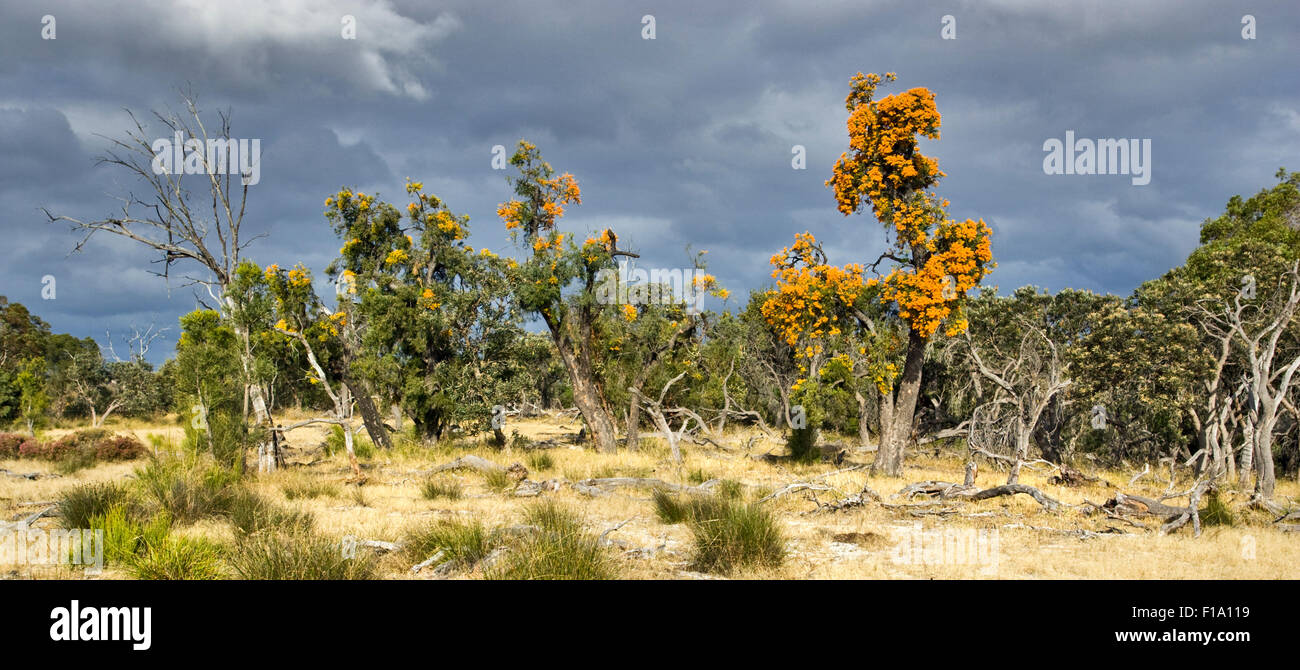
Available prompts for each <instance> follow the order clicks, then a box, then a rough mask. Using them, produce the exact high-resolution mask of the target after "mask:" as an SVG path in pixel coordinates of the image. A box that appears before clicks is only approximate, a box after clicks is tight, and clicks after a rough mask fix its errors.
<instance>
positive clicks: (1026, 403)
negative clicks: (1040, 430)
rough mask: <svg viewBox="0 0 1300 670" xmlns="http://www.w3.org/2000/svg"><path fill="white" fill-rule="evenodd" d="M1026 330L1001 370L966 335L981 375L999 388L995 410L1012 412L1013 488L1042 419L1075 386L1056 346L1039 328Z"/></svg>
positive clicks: (1010, 479) (1010, 481)
mask: <svg viewBox="0 0 1300 670" xmlns="http://www.w3.org/2000/svg"><path fill="white" fill-rule="evenodd" d="M1025 328H1026V330H1025V334H1024V337H1022V338H1021V342H1020V348H1019V351H1018V352H1017V354H1016V355H1015V356H1014V357H1007V358H1006V359H1005V360H1004V361H1003V362H1002V363H1001V364H1000V365H999V366H998V368H997V369H994V368H993V367H990V366H989V365H988V364H986V363H985V361H984V359H983V358H982V357H981V356H980V353H979V349H978V348H977V347H976V346H975V343H974V342H973V341H972V340H971V338H970V334H969V333H967V334H966V343H967V346H968V347H969V349H970V356H971V360H973V361H974V363H975V366H976V368H977V369H978V370H979V372H980V374H981V375H983V376H984V378H986V379H988V380H989V381H991V382H993V383H994V384H995V385H996V386H997V388H998V391H997V393H996V394H995V398H994V401H993V403H992V405H991V406H994V407H999V406H1002V407H1006V408H1009V409H1010V410H1011V412H1010V417H1009V418H1010V421H1008V422H1006V430H1007V431H1008V435H1009V437H1010V438H1011V439H1012V440H1013V445H1012V449H1011V454H1010V458H1009V459H1008V460H1009V462H1010V466H1011V467H1010V473H1009V474H1008V476H1007V484H1009V485H1010V484H1016V483H1018V482H1019V480H1020V468H1021V466H1022V465H1023V464H1024V463H1025V461H1027V460H1028V458H1029V442H1030V437H1031V436H1032V435H1033V431H1034V426H1036V425H1037V424H1038V418H1039V416H1041V415H1042V413H1043V410H1044V409H1046V408H1047V406H1048V404H1049V403H1051V401H1052V398H1053V397H1054V396H1056V394H1057V393H1060V392H1062V391H1064V390H1065V389H1066V388H1067V387H1069V386H1070V383H1071V382H1070V380H1068V379H1066V378H1065V364H1064V363H1063V362H1062V360H1061V356H1060V354H1059V352H1058V351H1057V347H1056V343H1054V342H1052V340H1051V339H1050V338H1049V337H1047V335H1046V334H1045V333H1043V332H1042V331H1041V330H1039V329H1038V328H1035V327H1032V326H1029V325H1026V326H1025ZM974 425H975V422H972V426H974ZM972 441H973V440H972Z"/></svg>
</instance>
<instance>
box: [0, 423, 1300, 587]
mask: <svg viewBox="0 0 1300 670" xmlns="http://www.w3.org/2000/svg"><path fill="white" fill-rule="evenodd" d="M578 428H579V426H578V424H577V423H576V422H574V421H565V420H564V419H563V418H558V419H543V420H521V421H516V422H513V423H512V424H510V425H509V426H508V427H507V429H506V432H507V434H510V433H512V432H514V431H518V432H519V433H520V434H521V435H522V436H524V437H525V438H527V439H528V440H531V441H544V440H551V441H554V442H556V443H558V446H555V447H553V448H548V449H544V450H543V449H523V448H506V449H502V450H497V449H493V448H491V447H489V446H487V445H486V444H485V442H484V441H483V440H484V438H483V436H477V437H475V438H471V439H467V440H461V441H460V442H459V443H458V444H456V445H441V446H439V447H433V448H429V447H420V446H414V445H407V446H404V447H402V448H399V449H396V450H394V451H393V452H377V453H376V455H375V456H373V457H372V458H370V459H367V460H365V461H364V462H363V464H362V467H363V471H364V473H365V475H366V477H367V481H366V483H365V484H364V485H363V486H360V487H357V486H353V485H351V484H348V483H347V480H348V478H349V474H350V472H349V469H348V466H347V463H346V460H345V459H344V458H343V457H342V456H340V455H335V456H333V457H326V456H325V455H324V453H323V450H321V449H320V447H319V445H320V444H321V442H322V441H323V439H324V435H325V433H326V429H325V428H324V427H321V426H312V427H307V428H303V429H300V430H298V431H295V432H294V433H292V434H291V436H290V439H289V443H290V447H291V449H290V455H289V460H290V462H291V463H293V465H292V466H291V467H289V468H286V469H284V470H283V471H281V472H278V473H275V474H272V475H263V476H257V477H253V478H251V482H250V486H251V487H252V488H253V489H255V490H257V491H258V492H260V493H262V494H264V495H266V496H268V497H269V498H271V499H272V500H275V501H277V502H279V503H281V504H283V505H285V506H288V507H292V508H298V509H303V510H308V511H310V512H311V513H312V514H313V515H314V516H315V518H316V525H317V528H318V529H319V530H320V531H321V532H323V533H326V534H329V535H331V536H335V537H338V538H340V539H341V538H343V537H345V536H351V537H354V538H360V539H373V540H382V541H389V542H396V541H400V540H401V538H402V536H403V535H404V533H405V532H406V530H407V529H409V528H412V527H415V526H418V525H421V524H428V523H430V522H432V521H434V520H437V519H446V518H478V519H481V520H482V521H483V522H484V523H485V524H486V525H488V526H496V525H509V524H512V523H518V522H519V519H520V515H521V513H522V511H523V509H524V508H525V506H527V505H529V504H532V503H534V502H535V501H536V500H537V498H536V497H527V496H519V495H516V494H515V492H512V491H505V492H494V491H492V490H491V489H490V488H489V487H488V486H487V485H486V484H485V482H484V478H483V476H481V475H479V474H477V473H475V472H474V471H471V470H462V471H458V472H456V473H452V474H444V475H439V476H440V477H445V478H447V479H451V480H457V481H459V482H460V483H461V484H462V486H463V487H464V491H465V495H464V497H463V498H461V499H459V500H455V501H447V500H425V499H424V498H423V497H422V495H421V490H420V485H421V483H422V482H424V481H425V480H426V479H427V477H428V475H427V474H426V471H427V470H429V469H430V468H431V467H433V466H434V465H437V464H440V463H446V462H448V461H451V460H452V459H454V458H456V457H457V456H460V455H464V454H474V455H477V456H480V457H482V458H486V459H489V460H491V461H494V462H496V463H499V464H501V465H504V466H508V465H511V464H513V463H520V464H522V465H524V466H525V467H527V468H528V470H529V474H528V478H529V479H530V480H532V481H546V480H561V481H562V482H563V481H576V480H581V479H585V478H589V477H614V476H629V477H651V478H657V479H661V480H663V481H666V482H671V483H677V484H695V483H698V482H699V481H702V480H705V479H715V478H717V479H731V480H735V481H738V482H741V483H742V484H743V485H744V487H745V491H746V495H747V496H748V497H750V498H752V499H757V498H759V497H761V496H763V495H766V494H768V493H770V492H772V491H775V490H778V489H780V488H782V487H785V486H786V485H788V484H792V483H796V482H809V481H812V480H814V479H816V482H817V483H819V484H825V485H827V486H829V487H830V490H824V491H800V492H797V493H792V494H790V495H786V496H783V497H780V498H777V499H774V500H770V501H767V502H763V503H761V504H762V505H764V506H768V507H770V508H771V509H772V510H773V511H774V512H775V513H776V514H777V515H778V517H779V519H780V523H781V526H782V528H783V529H784V532H785V534H786V538H787V542H786V546H787V548H788V551H789V555H788V558H787V560H786V561H785V563H784V565H783V566H782V567H781V568H779V569H774V570H770V569H769V570H761V571H749V572H745V571H742V572H740V573H737V574H733V575H732V577H741V578H784V579H805V578H808V579H933V578H1004V579H1005V578H1014V579H1033V578H1083V579H1115V578H1118V579H1150V578H1159V579H1170V578H1173V579H1184V578H1187V579H1191V578H1198V579H1232V578H1241V579H1257V578H1258V579H1279V578H1283V579H1286V578H1296V577H1298V576H1300V533H1285V532H1281V531H1280V530H1278V529H1277V528H1276V527H1275V526H1274V525H1273V524H1272V523H1271V522H1272V518H1271V517H1270V516H1268V515H1266V514H1263V513H1260V512H1252V511H1250V510H1247V509H1246V508H1245V506H1244V501H1245V499H1246V496H1245V495H1243V494H1238V493H1235V492H1231V491H1229V492H1228V493H1227V494H1226V495H1225V497H1224V499H1225V500H1226V501H1227V502H1228V503H1229V505H1230V506H1231V507H1232V508H1233V510H1234V512H1236V516H1237V523H1236V524H1235V525H1234V526H1231V527H1225V526H1215V527H1208V528H1206V530H1205V532H1204V533H1203V535H1202V536H1201V537H1200V538H1193V537H1192V536H1191V533H1190V532H1188V531H1186V530H1184V531H1179V532H1176V533H1175V534H1172V535H1169V536H1161V535H1159V534H1158V533H1157V532H1156V531H1155V530H1154V528H1155V527H1156V526H1158V525H1159V522H1158V521H1157V520H1146V522H1147V524H1148V525H1149V526H1152V528H1151V529H1141V528H1136V527H1133V526H1131V525H1128V524H1125V523H1124V522H1121V521H1116V520H1113V519H1108V518H1106V517H1105V516H1104V515H1099V514H1094V515H1087V514H1085V513H1084V512H1083V511H1082V510H1080V509H1075V508H1071V509H1068V510H1066V511H1062V512H1057V513H1052V512H1048V511H1046V510H1045V509H1043V508H1042V507H1041V506H1040V505H1039V504H1037V503H1036V502H1034V501H1033V500H1032V499H1031V498H1029V497H1027V496H1014V497H1000V498H994V499H990V500H985V501H980V502H974V503H972V502H945V503H943V504H935V503H934V501H926V500H923V499H917V500H912V501H907V500H904V499H901V498H899V499H891V494H894V493H896V492H897V491H899V490H900V489H901V488H903V487H904V486H906V485H907V484H909V483H913V482H918V481H923V480H942V481H958V482H959V481H961V479H962V465H963V460H962V453H961V452H959V451H957V450H955V449H953V450H948V451H943V450H939V451H936V450H934V449H927V450H924V451H921V452H917V453H913V454H910V455H909V458H908V464H907V468H906V471H905V473H904V474H905V476H904V477H901V478H890V477H883V476H880V477H878V476H869V475H868V472H867V468H866V467H861V468H860V469H856V470H849V471H847V472H838V473H837V471H840V470H844V469H846V468H852V467H853V466H855V465H860V466H865V465H867V464H869V463H870V461H871V458H872V455H871V454H865V453H864V454H857V455H853V454H851V455H849V457H848V459H847V460H846V461H845V462H844V463H842V464H840V465H833V464H830V463H823V464H816V465H808V466H801V465H794V464H790V463H781V462H769V461H766V460H761V459H757V458H754V457H755V456H757V455H759V454H762V453H765V452H771V453H781V452H782V450H783V445H782V444H781V443H780V442H778V441H775V440H773V439H770V438H767V437H765V436H762V435H761V434H757V433H749V432H736V433H728V435H727V436H726V437H725V438H724V439H720V440H718V441H719V442H720V443H721V444H723V445H724V448H718V447H714V446H711V445H706V446H699V445H693V444H690V443H687V444H685V445H684V446H683V449H684V452H685V463H684V464H681V465H678V464H675V463H674V462H673V461H672V459H671V456H670V454H669V452H668V449H667V447H666V445H664V444H661V443H659V442H660V441H659V440H657V439H647V440H645V444H646V446H645V447H644V448H642V449H641V450H639V451H635V452H629V451H620V452H619V453H618V454H612V455H606V454H599V453H595V452H594V451H592V450H591V449H589V448H583V447H579V446H577V445H573V444H570V442H571V438H572V436H573V435H575V434H576V433H577V431H578ZM115 429H116V430H118V432H131V433H134V434H135V435H136V436H138V437H140V438H141V439H142V441H144V442H145V444H146V445H148V444H149V441H148V440H149V436H150V435H157V436H160V437H161V438H162V441H163V444H164V445H175V444H177V443H178V442H179V440H180V437H181V434H182V431H181V429H180V428H179V427H178V426H174V425H168V424H161V425H126V426H120V427H115ZM51 434H52V435H54V436H57V434H59V432H58V431H51ZM755 436H757V437H758V438H759V439H757V440H753V441H752V442H753V444H752V448H751V451H749V452H746V451H745V450H744V445H745V444H746V443H748V442H750V441H751V440H750V438H751V437H755ZM540 453H545V454H548V455H549V456H550V457H551V460H552V461H553V465H552V466H551V467H548V468H546V469H544V470H540V471H539V470H538V469H537V468H536V467H534V466H532V465H530V457H534V458H533V459H532V460H533V462H535V456H536V455H537V454H540ZM250 461H251V459H250ZM140 465H141V462H135V463H113V464H104V465H100V466H97V467H94V468H90V469H86V470H82V471H79V472H77V473H75V474H73V475H70V476H53V475H54V474H55V469H54V466H53V464H50V463H44V462H41V461H30V460H23V461H0V468H2V469H6V470H9V471H12V472H21V473H30V472H38V473H45V474H48V475H51V476H43V477H41V478H38V479H34V480H29V479H24V478H17V477H9V476H0V515H3V518H2V519H0V522H10V521H16V520H18V519H21V518H23V517H25V516H27V515H29V514H31V513H32V511H34V510H39V509H41V508H42V506H43V505H47V504H48V503H49V502H50V501H54V500H57V498H58V497H59V495H60V491H62V490H63V489H65V488H67V487H70V486H75V485H78V484H82V483H85V482H90V481H104V480H111V479H118V478H124V477H130V476H132V472H133V470H134V469H135V468H136V467H139V466H140ZM985 467H986V469H985V470H984V471H982V472H981V473H980V476H979V479H978V481H977V483H978V484H979V485H981V486H994V485H997V484H1001V483H1004V481H1005V477H1006V475H1005V473H1002V472H998V471H997V470H995V469H991V468H988V466H985ZM829 473H836V474H829ZM828 474H829V476H827V475H828ZM1051 474H1052V473H1051V471H1049V470H1046V469H1039V470H1029V471H1026V472H1025V473H1024V474H1022V483H1026V484H1029V485H1031V486H1036V487H1039V488H1040V489H1041V490H1042V491H1043V492H1044V493H1046V494H1048V495H1049V496H1052V497H1054V498H1056V499H1057V500H1060V501H1062V502H1064V503H1067V504H1069V505H1082V504H1083V503H1084V502H1085V500H1088V501H1092V502H1098V503H1100V502H1104V501H1105V500H1108V499H1109V498H1110V497H1111V496H1113V495H1114V493H1115V491H1116V489H1115V488H1113V487H1110V486H1107V485H1105V484H1090V485H1087V486H1084V487H1080V488H1066V487H1061V486H1054V485H1051V484H1049V483H1048V482H1047V479H1048V477H1049V476H1050V475H1051ZM1089 474H1092V475H1095V476H1098V477H1100V478H1102V479H1104V480H1107V481H1108V482H1110V483H1113V484H1115V485H1118V486H1120V487H1121V489H1122V490H1123V491H1124V492H1125V493H1130V494H1136V495H1143V496H1148V497H1155V498H1158V497H1160V496H1161V495H1163V494H1164V493H1165V491H1166V488H1167V484H1168V481H1167V480H1165V479H1160V478H1158V477H1153V476H1150V475H1148V476H1146V477H1144V478H1143V479H1142V480H1140V481H1139V482H1137V483H1136V484H1134V485H1132V486H1128V485H1127V482H1128V481H1129V479H1130V477H1131V476H1132V474H1133V473H1122V472H1105V471H1090V472H1089ZM305 483H318V484H323V485H324V486H323V487H322V488H323V489H325V490H326V493H324V494H323V495H321V496H319V497H316V498H312V499H302V498H299V499H295V500H289V499H287V498H286V497H285V495H284V490H285V489H286V488H290V487H295V486H301V485H303V484H305ZM864 484H867V485H869V486H870V487H871V488H872V489H873V490H874V491H876V492H879V493H880V494H881V495H882V496H884V502H886V503H888V504H889V506H886V505H881V504H876V503H871V504H867V505H865V506H859V507H855V508H852V509H847V510H844V511H838V512H828V511H822V510H819V506H818V505H819V503H821V504H827V503H832V502H835V501H837V500H841V499H843V498H845V497H847V496H850V495H852V494H855V493H857V492H859V491H860V490H861V489H862V486H863V485H864ZM1186 488H1188V486H1187V485H1186V483H1185V482H1181V483H1179V484H1178V485H1177V489H1178V490H1184V489H1186ZM541 495H542V496H546V497H549V498H553V499H556V500H559V501H562V502H564V503H567V504H569V505H571V506H573V507H574V508H575V509H577V510H579V511H580V512H581V514H582V515H583V516H584V518H585V523H586V525H587V526H588V527H589V528H590V529H591V530H592V531H593V532H596V533H600V532H603V531H605V530H607V529H610V528H613V527H614V526H618V525H619V524H622V525H621V527H619V528H618V529H617V530H616V531H612V532H610V533H609V534H608V537H609V539H611V540H613V541H614V543H613V545H612V546H611V547H610V548H609V551H610V552H612V553H613V554H614V555H616V556H617V557H618V563H619V565H620V572H621V575H622V576H623V577H625V578H631V579H645V578H648V579H676V578H702V577H705V575H700V574H698V573H696V572H694V571H692V570H691V551H692V549H691V541H692V536H691V533H690V531H689V529H688V528H686V527H685V526H684V525H665V524H663V523H661V522H660V521H659V520H658V519H657V518H656V516H655V513H654V508H653V505H652V503H651V499H650V492H649V491H648V490H646V489H637V488H620V489H616V490H614V491H613V492H612V493H611V494H609V495H605V496H599V497H590V496H588V495H584V494H583V493H581V492H579V491H577V490H575V489H574V488H573V487H571V486H568V485H564V484H562V485H561V486H560V487H559V490H556V491H547V492H544V493H542V494H541ZM1297 498H1300V486H1298V485H1297V483H1296V481H1295V480H1294V479H1288V480H1286V481H1279V483H1278V495H1277V498H1276V500H1277V501H1278V502H1280V503H1281V504H1283V505H1290V506H1291V507H1293V508H1294V507H1297V502H1296V500H1297ZM909 503H910V504H913V505H915V506H905V505H907V504H909ZM1168 503H1169V504H1186V499H1181V500H1179V499H1174V500H1170V501H1168ZM38 524H39V525H42V526H47V527H55V526H56V525H57V519H50V518H46V519H41V520H40V521H39V522H38ZM1080 531H1088V532H1086V533H1085V532H1080ZM179 532H183V533H193V534H199V535H205V536H209V537H212V538H213V539H216V540H218V541H228V540H229V539H230V531H229V529H228V527H227V526H226V525H224V524H221V523H218V522H215V521H214V522H201V523H199V524H196V525H195V526H192V527H188V528H183V529H180V531H179ZM381 561H382V562H381V567H382V572H383V575H384V576H385V577H386V578H395V579H409V578H430V577H428V576H427V574H426V575H425V576H423V577H421V576H413V575H412V574H411V573H410V571H409V568H410V565H407V564H406V563H407V562H409V561H406V560H405V559H401V558H400V557H398V556H396V555H393V554H390V555H388V556H387V557H384V558H382V559H381ZM0 570H4V571H5V572H6V573H7V574H8V576H11V577H40V576H56V577H57V576H79V575H67V574H65V573H60V572H58V571H56V570H52V569H48V568H45V569H42V570H43V572H41V573H39V574H36V573H32V572H31V569H30V568H21V569H20V568H14V567H12V566H0ZM123 576H124V575H123V574H122V573H120V572H117V571H114V570H112V569H109V570H106V571H105V572H104V573H103V575H102V577H105V578H114V577H123ZM459 576H461V577H465V576H468V577H473V576H476V575H474V574H473V573H471V574H469V575H459Z"/></svg>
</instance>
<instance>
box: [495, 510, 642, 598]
mask: <svg viewBox="0 0 1300 670" xmlns="http://www.w3.org/2000/svg"><path fill="white" fill-rule="evenodd" d="M525 520H526V521H527V522H528V523H530V524H532V525H534V526H537V527H538V528H539V529H540V530H539V532H537V533H534V534H530V535H524V536H521V537H519V538H517V539H516V540H515V541H514V542H513V543H512V544H511V546H510V550H509V552H507V554H506V556H505V557H504V558H503V560H502V561H501V562H500V563H498V564H496V565H493V566H492V567H491V568H489V569H488V570H487V571H486V572H485V574H484V577H485V578H487V579H614V578H615V577H617V576H618V573H617V569H616V566H615V564H614V562H613V561H612V560H611V559H610V557H609V554H608V553H606V552H605V550H604V549H603V548H602V547H601V546H600V540H599V538H598V537H596V536H595V535H593V534H591V533H589V532H587V531H586V530H585V529H584V528H583V526H582V521H581V519H579V518H578V516H577V515H576V514H574V513H573V512H572V511H570V510H569V509H568V508H565V507H563V506H561V505H559V504H558V503H555V502H552V501H547V502H543V503H540V504H537V505H534V506H532V507H530V508H528V510H527V512H526V513H525Z"/></svg>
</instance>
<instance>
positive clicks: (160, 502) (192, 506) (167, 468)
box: [136, 456, 240, 524]
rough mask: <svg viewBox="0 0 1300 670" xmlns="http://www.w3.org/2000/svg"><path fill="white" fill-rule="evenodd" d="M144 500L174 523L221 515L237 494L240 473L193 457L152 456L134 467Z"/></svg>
mask: <svg viewBox="0 0 1300 670" xmlns="http://www.w3.org/2000/svg"><path fill="white" fill-rule="evenodd" d="M136 479H137V481H138V483H139V486H140V489H141V493H142V494H143V496H144V498H145V500H146V501H147V502H149V503H150V504H152V505H154V506H156V507H157V508H159V509H161V510H164V511H166V512H167V513H168V514H170V515H171V517H172V519H173V520H175V521H176V522H177V523H181V524H186V523H193V522H195V521H198V520H200V519H207V518H213V517H219V516H224V515H225V514H227V513H228V512H229V511H230V507H231V505H232V504H233V503H234V502H235V500H236V499H237V498H238V497H239V492H240V486H239V475H238V474H237V473H235V472H233V471H231V470H227V469H225V468H221V467H219V466H216V465H205V464H204V463H203V462H202V461H201V460H200V459H198V458H195V457H193V456H184V457H174V456H164V457H160V458H154V459H152V460H150V461H149V463H148V464H147V465H145V466H144V467H143V468H139V469H137V470H136Z"/></svg>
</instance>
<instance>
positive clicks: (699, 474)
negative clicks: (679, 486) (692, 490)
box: [686, 468, 713, 484]
mask: <svg viewBox="0 0 1300 670" xmlns="http://www.w3.org/2000/svg"><path fill="white" fill-rule="evenodd" d="M686 479H687V481H689V482H690V483H692V484H703V483H704V482H707V481H709V480H710V479H713V478H712V477H710V476H709V473H707V472H705V471H704V470H703V469H701V468H696V469H694V470H691V471H690V472H689V473H687V474H686Z"/></svg>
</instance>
